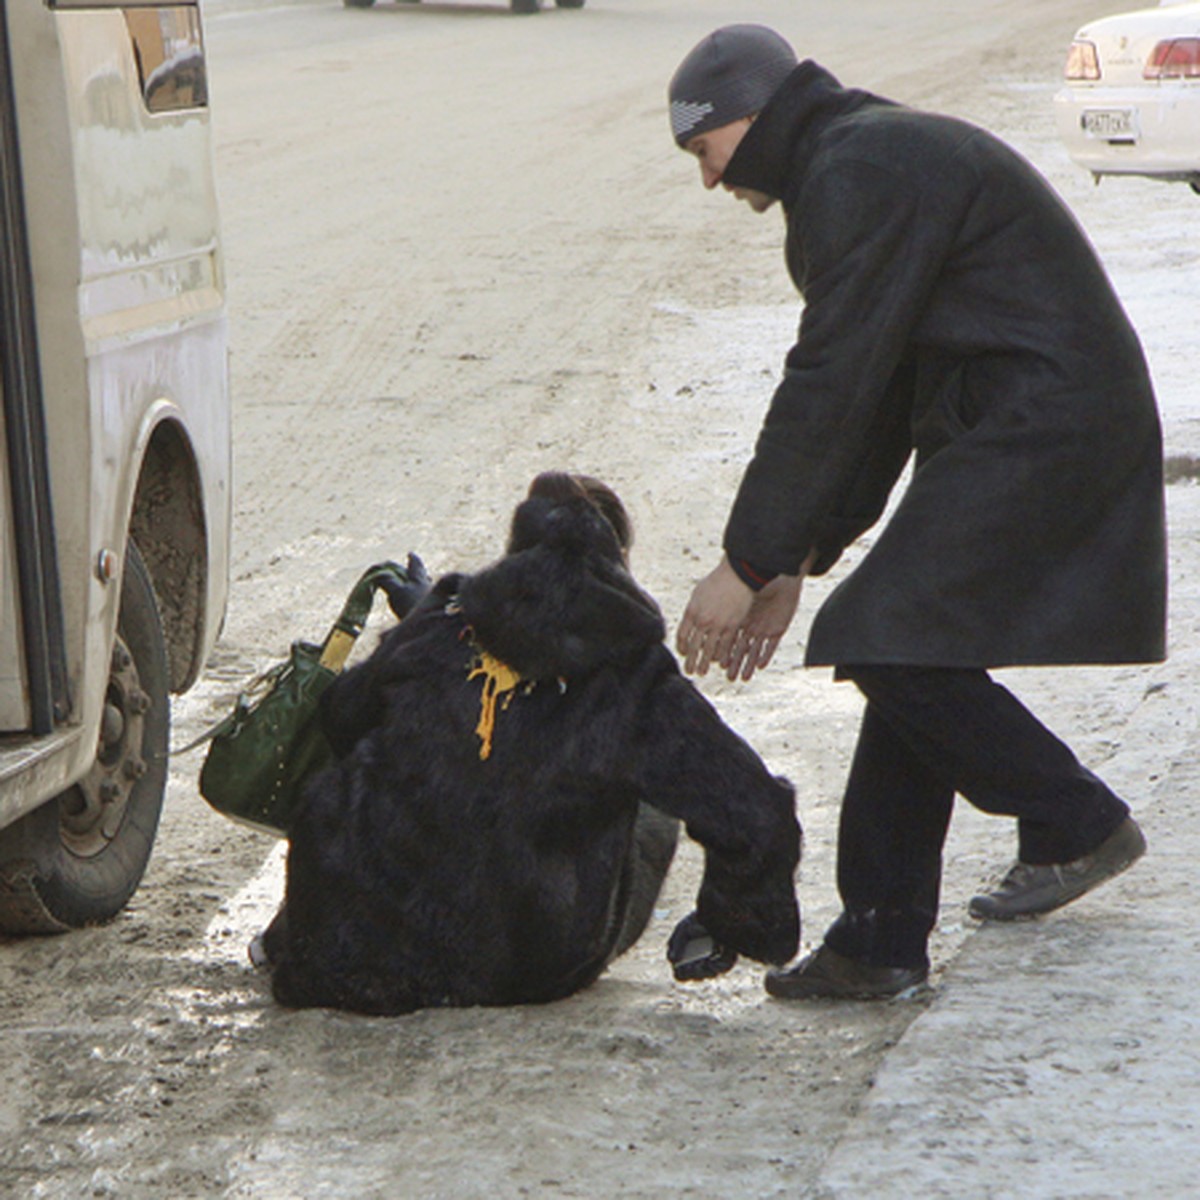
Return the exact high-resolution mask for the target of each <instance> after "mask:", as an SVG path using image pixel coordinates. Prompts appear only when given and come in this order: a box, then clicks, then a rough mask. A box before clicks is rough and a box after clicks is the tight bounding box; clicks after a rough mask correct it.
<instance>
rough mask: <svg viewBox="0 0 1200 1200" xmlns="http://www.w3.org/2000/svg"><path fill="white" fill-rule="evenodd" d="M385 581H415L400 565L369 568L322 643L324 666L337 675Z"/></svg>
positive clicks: (390, 564)
mask: <svg viewBox="0 0 1200 1200" xmlns="http://www.w3.org/2000/svg"><path fill="white" fill-rule="evenodd" d="M385 582H395V583H397V584H406V583H411V582H412V577H411V576H410V575H409V573H408V571H407V570H406V569H405V568H404V567H402V566H401V565H400V564H399V563H395V562H391V561H390V560H389V561H387V562H378V563H375V565H374V566H371V567H368V568H367V569H366V570H365V571H364V572H363V573H362V575H361V576H360V577H359V580H358V582H357V583H356V584H355V585H354V587H353V588H352V589H351V591H350V595H349V596H347V597H346V603H345V604H344V605H343V606H342V611H341V615H340V616H339V617H338V619H337V620H336V621H334V623H333V628H332V629H330V631H329V634H328V635H327V636H326V638H325V641H324V642H323V643H322V644H321V666H323V667H325V668H327V669H328V670H330V671H335V672H336V671H340V670H341V669H342V667H344V666H345V665H346V659H347V658H349V657H350V651H351V650H353V649H354V643H355V642H356V641H358V636H359V634H361V633H362V631H363V628H364V627H365V626H366V623H367V618H368V617H370V615H371V606H372V605H373V604H374V602H375V593H376V592H377V591H378V590H379V589H380V588H381V587H383V585H384V583H385Z"/></svg>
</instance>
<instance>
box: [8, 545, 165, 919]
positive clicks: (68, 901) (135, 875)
mask: <svg viewBox="0 0 1200 1200" xmlns="http://www.w3.org/2000/svg"><path fill="white" fill-rule="evenodd" d="M167 680H168V675H167V653H166V646H165V644H164V642H163V634H162V623H161V621H160V619H159V615H158V604H157V602H156V601H155V598H154V589H153V587H152V586H151V584H150V577H149V575H148V574H147V572H146V568H145V565H144V564H143V562H142V558H141V555H140V554H139V553H138V550H137V547H136V546H135V545H134V543H133V541H132V540H130V542H129V544H128V549H127V552H126V559H125V571H124V577H123V580H122V584H121V611H120V614H119V616H118V618H117V637H116V642H115V644H114V645H113V651H112V661H111V664H110V667H109V676H108V691H107V694H106V696H105V700H104V715H103V717H102V718H101V722H100V740H99V744H98V747H97V751H96V759H95V761H94V762H93V764H92V767H91V770H89V771H88V773H87V774H86V775H85V776H84V777H83V778H82V779H80V780H79V782H78V783H76V784H75V785H74V786H73V787H71V788H68V789H67V791H65V792H63V793H62V794H61V795H60V796H58V797H56V798H55V799H53V800H51V801H49V802H48V803H46V804H43V805H42V806H41V807H40V808H37V809H35V810H34V811H33V812H31V813H29V814H28V815H27V816H26V817H23V818H22V819H21V820H20V821H18V822H16V823H15V824H13V825H11V826H9V827H8V828H7V829H5V830H3V831H0V931H3V932H5V933H58V932H62V931H64V930H67V929H77V928H79V927H80V926H83V925H92V924H95V923H96V922H98V921H105V920H108V919H109V918H110V917H113V916H115V915H116V914H117V913H118V912H120V911H121V909H122V908H123V907H124V906H125V904H126V902H127V901H128V900H129V897H130V896H132V895H133V892H134V889H135V888H136V887H137V885H138V883H139V882H140V881H141V878H142V873H143V872H144V871H145V869H146V863H147V862H148V861H149V858H150V849H151V847H152V846H153V844H154V835H155V832H156V831H157V829H158V817H159V813H160V811H161V810H162V801H163V792H164V790H165V788H166V782H167V743H168V737H169V733H170V723H171V720H170V699H169V696H168V686H167Z"/></svg>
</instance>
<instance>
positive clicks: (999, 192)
mask: <svg viewBox="0 0 1200 1200" xmlns="http://www.w3.org/2000/svg"><path fill="white" fill-rule="evenodd" d="M670 101H671V119H672V131H673V133H674V136H675V139H676V142H677V144H678V145H679V146H681V147H682V148H684V149H686V150H688V151H690V152H691V153H693V154H694V155H696V157H697V158H698V159H699V161H700V169H701V174H702V178H703V182H704V184H705V186H706V187H709V188H714V187H716V186H717V185H718V184H720V185H721V186H723V187H724V188H725V189H726V190H727V191H729V192H731V193H732V194H733V195H734V196H736V197H737V198H739V199H742V200H745V201H746V202H747V203H749V204H750V205H751V207H752V208H753V209H755V211H758V212H765V211H766V210H767V209H769V208H771V207H772V206H773V205H774V204H775V202H777V201H778V202H780V203H781V204H782V208H783V211H784V215H785V217H786V222H787V242H786V257H787V266H788V270H789V272H790V274H791V276H792V279H793V281H794V283H795V285H796V287H797V289H798V290H799V291H800V292H801V293H802V294H803V297H804V301H805V307H804V312H803V316H802V319H801V323H800V332H799V339H798V341H797V342H796V344H795V346H794V347H793V348H792V349H791V351H790V352H789V353H788V355H787V360H786V367H785V370H784V375H783V379H782V381H781V382H780V384H779V385H778V387H777V389H776V391H775V394H774V397H773V398H772V400H771V404H770V408H769V410H768V412H767V415H766V419H765V421H764V423H763V427H762V431H761V433H760V435H759V438H758V442H757V445H756V448H755V452H754V456H753V458H752V460H751V462H750V464H749V466H748V467H747V469H746V472H745V475H744V477H743V480H742V483H741V486H740V488H739V490H738V493H737V496H736V499H735V500H734V504H733V509H732V512H731V514H730V517H729V521H728V524H727V527H726V530H725V536H724V550H725V556H724V558H723V559H722V561H721V563H720V564H719V566H718V567H717V568H716V570H714V571H713V572H712V574H711V575H709V576H708V577H707V578H705V579H704V580H702V581H701V582H700V584H699V585H698V586H697V587H696V589H695V591H694V593H693V595H692V598H691V601H690V603H689V605H688V607H687V610H686V612H685V614H684V617H683V620H682V622H681V624H680V627H679V630H678V633H677V647H678V649H679V651H680V653H681V654H683V655H685V656H686V657H685V666H686V668H687V670H689V671H693V670H695V671H699V672H700V673H703V672H704V671H705V670H706V669H707V667H708V665H709V663H710V662H716V663H717V664H719V665H720V666H721V667H723V668H725V670H726V671H727V673H728V675H729V677H730V678H731V679H733V678H737V677H738V676H739V675H740V676H741V677H742V678H743V679H749V678H750V677H751V676H752V675H753V674H754V672H755V671H756V670H758V669H759V668H760V667H763V666H765V665H766V664H767V663H768V662H769V661H770V658H771V656H772V654H773V653H774V650H775V647H776V645H777V644H778V641H779V638H780V637H781V636H782V634H783V633H784V631H785V630H786V629H787V626H788V624H789V623H790V621H791V619H792V616H793V615H794V613H795V609H796V604H797V601H798V598H799V592H800V584H801V580H802V579H803V577H804V576H805V575H816V574H820V573H822V572H824V571H827V570H828V569H829V568H830V567H831V566H832V565H833V564H834V563H835V562H836V561H837V559H838V557H839V556H840V555H841V553H842V551H843V550H844V549H845V547H846V546H847V545H848V544H849V543H850V542H851V541H852V540H853V539H854V538H856V537H857V536H858V535H859V534H860V533H862V532H863V531H864V530H866V529H867V528H869V527H870V526H871V525H873V524H874V523H875V521H876V520H877V519H878V518H879V517H880V515H881V513H882V512H883V510H884V507H885V505H886V503H887V500H888V497H889V495H890V493H891V490H892V488H893V485H894V484H895V483H896V481H897V480H898V478H899V477H900V475H901V473H902V472H903V470H904V468H905V466H906V464H907V462H908V460H909V458H910V457H914V463H913V470H912V477H911V482H910V483H909V486H908V488H907V490H906V492H905V494H904V496H903V498H902V499H901V500H900V502H899V504H898V506H897V507H896V509H895V511H894V513H893V515H892V517H891V519H890V520H889V522H888V523H887V525H886V527H885V528H884V529H883V531H882V533H881V534H880V535H879V537H878V539H877V540H876V542H875V544H874V545H873V546H872V548H871V549H870V551H869V552H868V554H867V555H866V557H865V558H864V559H863V561H862V563H861V564H860V565H859V566H858V568H857V569H856V570H855V571H854V572H853V573H852V574H850V575H849V576H848V577H847V578H846V579H845V580H843V581H842V582H841V583H840V584H839V585H838V587H837V588H835V589H834V591H833V592H832V594H831V595H830V596H829V598H828V600H827V601H826V603H825V604H824V605H823V606H822V608H821V610H820V611H819V612H818V614H817V616H816V619H815V621H814V623H813V627H812V632H811V636H810V639H809V642H808V646H807V661H808V663H810V664H830V665H833V666H835V667H836V668H837V676H838V677H839V678H845V679H852V680H854V681H855V683H857V685H858V686H859V688H860V689H861V690H862V692H863V693H864V695H865V697H866V701H867V704H866V710H865V715H864V718H863V725H862V730H861V735H860V739H859V743H858V748H857V751H856V755H855V759H854V764H853V767H852V770H851V773H850V778H849V781H848V784H847V790H846V795H845V798H844V802H843V808H842V817H841V827H840V834H839V848H838V883H839V890H840V892H841V897H842V901H843V911H842V914H841V916H840V917H839V918H838V920H837V922H836V923H835V924H834V925H833V927H832V928H831V929H830V930H829V932H828V933H827V934H826V938H825V942H824V945H823V946H822V947H821V948H820V949H819V950H818V951H817V952H816V953H815V954H813V955H810V956H809V957H808V958H806V959H805V960H803V961H802V962H801V963H800V964H799V965H798V966H796V967H794V968H792V969H791V970H788V971H776V972H772V973H770V974H769V975H768V978H767V987H768V990H769V991H771V992H772V993H773V994H776V995H781V996H786V997H806V996H829V995H833V996H839V995H845V996H875V995H890V994H895V993H897V992H900V991H903V990H905V989H907V988H909V987H912V986H914V985H915V984H919V983H921V982H923V980H924V979H925V977H926V974H927V972H928V957H927V951H926V943H927V938H928V934H929V931H930V929H931V928H932V926H933V923H934V921H935V919H936V914H937V903H938V890H939V883H940V871H941V847H942V843H943V840H944V837H945V832H946V827H947V823H948V820H949V816H950V810H951V804H952V801H953V797H954V794H955V793H956V792H958V793H961V794H962V795H964V796H965V797H966V798H967V799H969V800H970V801H971V802H972V803H974V804H976V805H978V806H979V807H981V808H983V809H984V810H986V811H988V812H994V813H1001V814H1006V815H1010V816H1015V817H1016V818H1017V820H1018V834H1019V848H1018V861H1017V863H1016V865H1015V866H1014V867H1013V868H1012V870H1011V871H1010V872H1009V873H1008V875H1007V876H1006V877H1005V879H1004V881H1003V883H1002V884H1001V886H1000V887H999V889H998V890H997V891H995V892H993V893H990V894H988V895H983V896H977V897H975V899H974V900H973V901H972V902H971V908H970V911H971V912H972V914H973V915H974V916H976V917H977V918H981V919H1012V918H1016V917H1026V916H1033V915H1036V914H1038V913H1042V912H1046V911H1049V910H1051V909H1053V908H1056V907H1058V906H1059V905H1061V904H1065V903H1067V902H1068V901H1070V900H1073V899H1075V898H1076V897H1077V896H1079V895H1082V894H1083V893H1084V892H1085V891H1087V890H1089V889H1090V888H1092V887H1094V886H1095V885H1096V884H1098V883H1100V882H1102V881H1104V880H1105V879H1108V878H1110V877H1111V876H1112V875H1114V874H1116V873H1117V872H1118V871H1120V870H1123V869H1124V868H1125V867H1127V866H1128V865H1129V864H1130V863H1131V862H1132V861H1134V860H1135V859H1136V858H1137V857H1138V856H1139V855H1140V854H1141V853H1142V851H1143V849H1144V845H1145V843H1144V840H1143V838H1142V835H1141V832H1140V831H1139V830H1138V828H1137V825H1136V824H1135V823H1134V821H1133V820H1132V818H1131V817H1130V816H1129V809H1128V807H1127V805H1126V804H1125V803H1124V802H1123V801H1122V800H1120V799H1119V798H1118V797H1116V796H1115V795H1113V793H1112V792H1111V791H1110V790H1109V789H1108V788H1107V787H1106V786H1105V785H1104V784H1103V783H1102V782H1101V781H1100V780H1099V779H1097V778H1096V777H1095V776H1094V775H1092V774H1091V773H1090V772H1088V771H1086V770H1085V769H1084V768H1083V767H1082V766H1080V764H1079V763H1078V762H1077V761H1076V759H1075V757H1074V755H1073V754H1072V753H1071V751H1070V750H1069V749H1068V748H1067V747H1066V746H1065V745H1063V744H1062V743H1061V742H1060V741H1059V740H1058V739H1057V738H1055V737H1054V736H1053V735H1052V734H1051V733H1049V731H1047V730H1046V729H1045V728H1044V727H1043V726H1041V725H1040V724H1039V723H1038V721H1037V720H1036V719H1035V718H1034V717H1033V716H1032V715H1031V714H1030V713H1029V712H1028V711H1027V710H1026V709H1024V708H1023V707H1022V706H1021V705H1020V704H1019V703H1018V702H1017V701H1016V700H1015V698H1014V697H1012V696H1011V695H1010V694H1009V693H1008V692H1007V691H1005V690H1004V689H1002V688H1001V687H1000V686H999V685H998V684H996V683H995V682H994V681H993V680H992V679H991V678H990V676H989V675H988V674H987V668H990V667H999V666H1007V665H1015V664H1044V665H1060V664H1077V663H1132V662H1148V661H1157V660H1159V659H1161V658H1162V657H1163V655H1164V653H1165V649H1164V646H1165V633H1164V627H1165V607H1166V567H1165V536H1164V516H1163V485H1162V449H1161V434H1160V427H1159V420H1158V414H1157V410H1156V407H1155V401H1154V396H1153V393H1152V390H1151V384H1150V380H1149V376H1148V373H1147V369H1146V365H1145V362H1144V359H1143V356H1142V352H1141V349H1140V347H1139V344H1138V340H1137V337H1136V335H1135V333H1134V331H1133V329H1132V328H1131V327H1130V324H1129V322H1128V320H1127V319H1126V317H1125V314H1124V313H1123V311H1122V309H1121V306H1120V303H1119V302H1118V300H1117V297H1116V296H1115V294H1114V292H1113V289H1112V287H1111V285H1110V284H1109V281H1108V279H1107V277H1106V276H1105V273H1104V270H1103V268H1102V267H1101V266H1100V264H1099V262H1098V261H1097V259H1096V256H1095V254H1094V252H1093V251H1092V249H1091V247H1090V246H1089V245H1088V243H1087V240H1086V239H1085V237H1084V235H1083V234H1082V232H1081V231H1080V229H1079V228H1078V227H1077V225H1076V223H1075V221H1074V220H1073V218H1072V216H1071V214H1070V213H1069V212H1068V211H1067V209H1066V208H1065V207H1064V205H1063V204H1062V202H1061V201H1060V200H1059V199H1058V197H1057V196H1055V194H1054V193H1053V192H1052V190H1051V189H1050V187H1049V186H1048V185H1047V184H1046V183H1045V181H1044V180H1043V179H1042V178H1041V177H1040V176H1039V175H1038V174H1037V173H1036V172H1035V171H1034V170H1033V168H1032V167H1031V166H1030V165H1029V164H1028V163H1027V162H1025V161H1024V160H1023V159H1022V158H1020V157H1019V156H1018V155H1017V154H1015V153H1014V152H1013V151H1012V150H1011V149H1009V148H1008V147H1007V146H1005V145H1004V144H1003V143H1002V142H1000V141H999V140H998V139H996V138H994V137H992V136H990V135H989V134H987V133H985V132H984V131H982V130H980V129H977V128H975V127H973V126H971V125H968V124H966V123H964V122H962V121H958V120H954V119H951V118H947V117H942V116H936V115H932V114H928V113H921V112H915V111H913V110H911V109H909V108H906V107H903V106H901V105H898V104H894V103H892V102H890V101H887V100H884V99H881V98H880V97H878V96H873V95H870V94H868V93H866V92H863V91H858V90H852V89H847V88H844V87H842V86H841V85H840V84H839V83H838V81H837V80H836V79H834V78H833V76H832V75H830V74H829V73H828V72H827V71H825V70H824V69H822V68H821V67H820V66H818V65H817V64H816V63H813V62H811V61H809V62H803V63H797V61H796V56H795V54H794V53H793V51H792V49H791V47H790V46H789V45H788V43H787V42H786V41H784V39H783V38H781V37H780V36H779V35H778V34H776V33H774V32H773V31H771V30H768V29H765V28H763V27H762V26H753V25H737V26H728V27H725V28H723V29H720V30H717V31H716V32H715V33H713V34H711V35H709V37H707V38H705V39H704V40H703V41H702V42H701V43H700V44H699V45H698V46H697V47H695V49H694V50H693V51H692V52H691V53H690V54H689V55H688V56H687V57H686V58H685V59H684V61H683V63H682V64H681V65H680V67H679V69H678V71H677V72H676V74H675V76H674V78H673V79H672V81H671V87H670Z"/></svg>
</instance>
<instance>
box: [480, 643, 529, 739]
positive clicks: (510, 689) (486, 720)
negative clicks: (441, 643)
mask: <svg viewBox="0 0 1200 1200" xmlns="http://www.w3.org/2000/svg"><path fill="white" fill-rule="evenodd" d="M479 675H482V676H483V694H482V696H481V697H480V712H479V724H478V725H476V726H475V732H476V733H477V734H478V735H479V740H480V742H481V743H482V744H481V745H480V747H479V758H480V760H481V761H482V760H483V759H486V758H488V757H489V756H490V755H491V753H492V734H493V733H495V731H496V703H497V701H498V700H499V699H500V698H501V697H503V698H504V700H503V703H502V704H501V706H500V707H501V710H503V709H506V708H507V707H508V706H509V704H510V703H512V698H513V695H514V694H515V692H516V690H517V686H518V685H519V684H520V683H521V682H522V680H521V676H520V675H518V674H517V673H516V671H514V670H513V669H512V667H510V666H509V665H508V664H507V663H502V662H501V661H500V660H499V659H498V658H496V657H494V656H493V655H491V654H489V653H488V652H487V651H486V650H480V651H479V658H478V659H477V660H476V661H475V662H474V663H473V664H472V665H471V668H470V670H469V671H468V672H467V679H468V680H471V679H475V678H476V677H477V676H479Z"/></svg>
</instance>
